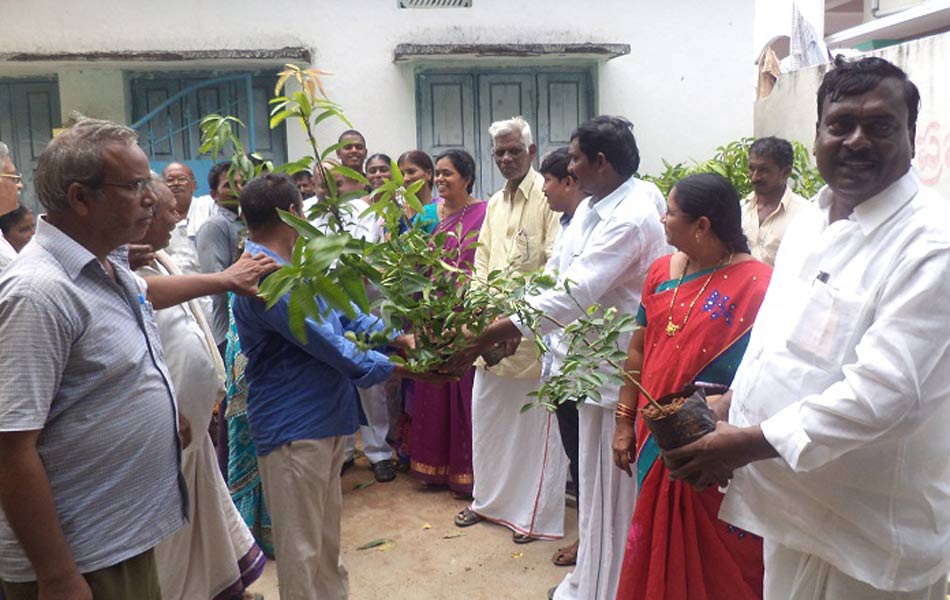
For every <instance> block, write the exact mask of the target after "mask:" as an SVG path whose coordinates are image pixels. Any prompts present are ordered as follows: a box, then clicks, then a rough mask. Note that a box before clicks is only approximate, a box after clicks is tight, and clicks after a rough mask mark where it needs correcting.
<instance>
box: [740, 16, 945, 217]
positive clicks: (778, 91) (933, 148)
mask: <svg viewBox="0 0 950 600" xmlns="http://www.w3.org/2000/svg"><path fill="white" fill-rule="evenodd" d="M869 54H872V55H875V56H881V57H883V58H886V59H887V60H889V61H891V62H893V63H895V64H896V65H897V66H899V67H900V68H902V69H904V71H906V72H907V75H908V76H909V77H910V79H911V81H913V82H914V83H915V84H916V85H917V87H918V88H919V89H920V97H921V110H920V115H919V117H918V119H917V139H916V143H917V144H916V145H917V152H916V157H915V159H914V166H915V167H916V168H917V170H918V173H919V174H920V177H921V180H922V181H923V182H924V183H925V184H927V185H931V186H933V187H935V188H937V189H938V190H939V191H940V192H941V193H942V194H943V195H944V196H945V197H946V198H948V199H950V80H948V78H947V77H946V73H950V33H945V34H941V35H937V36H933V37H928V38H923V39H919V40H914V41H911V42H907V43H904V44H900V45H898V46H892V47H890V48H885V49H883V50H879V51H876V52H872V53H869ZM824 72H825V67H811V68H808V69H802V70H801V71H796V72H795V73H787V74H785V75H782V77H780V78H779V80H778V85H776V87H775V89H774V90H773V91H772V94H771V95H770V96H769V97H768V98H765V99H764V100H761V101H759V102H758V103H756V106H755V135H756V136H766V135H777V136H781V137H785V138H788V139H795V140H798V141H800V142H802V143H803V144H806V145H808V146H811V144H812V143H813V142H814V138H815V121H816V120H817V115H818V109H817V106H816V104H815V97H816V94H817V91H818V85H819V84H820V83H821V78H822V76H823V75H824Z"/></svg>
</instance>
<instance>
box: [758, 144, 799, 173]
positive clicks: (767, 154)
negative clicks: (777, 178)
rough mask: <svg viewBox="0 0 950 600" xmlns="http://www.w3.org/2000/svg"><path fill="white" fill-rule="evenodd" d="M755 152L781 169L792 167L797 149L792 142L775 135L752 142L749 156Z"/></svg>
mask: <svg viewBox="0 0 950 600" xmlns="http://www.w3.org/2000/svg"><path fill="white" fill-rule="evenodd" d="M753 154H754V155H756V156H758V157H760V158H765V159H768V160H771V161H772V162H774V163H775V164H776V165H778V168H780V169H784V168H785V167H791V166H792V163H793V162H794V161H795V150H794V149H793V148H792V143H791V142H789V141H788V140H783V139H782V138H778V137H775V136H769V137H764V138H759V139H757V140H755V141H754V142H752V145H751V146H749V156H752V155H753Z"/></svg>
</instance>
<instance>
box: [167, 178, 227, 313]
mask: <svg viewBox="0 0 950 600" xmlns="http://www.w3.org/2000/svg"><path fill="white" fill-rule="evenodd" d="M162 180H163V181H164V182H165V185H167V186H168V187H169V189H171V191H172V194H174V195H175V210H176V211H177V212H178V215H179V216H180V218H181V220H180V221H178V223H177V225H176V226H175V229H173V230H172V238H171V242H170V243H169V244H168V248H166V252H167V253H168V254H169V256H171V257H172V258H173V259H174V260H175V264H176V265H177V266H178V268H179V269H181V271H182V272H183V273H200V272H201V265H200V263H199V262H198V242H197V237H198V230H199V229H201V226H202V225H204V224H205V221H207V220H208V219H210V218H211V215H213V214H214V212H215V211H214V206H215V204H214V199H213V198H212V197H211V196H198V197H195V195H194V194H195V190H196V189H197V188H198V182H197V181H195V172H194V171H192V170H191V167H189V166H188V165H186V164H184V163H178V162H173V163H169V164H168V166H167V167H165V170H164V171H162ZM203 300H204V299H203ZM207 304H208V307H207V309H206V312H208V318H209V319H210V318H211V317H210V310H211V300H210V299H207ZM202 309H205V307H204V306H202Z"/></svg>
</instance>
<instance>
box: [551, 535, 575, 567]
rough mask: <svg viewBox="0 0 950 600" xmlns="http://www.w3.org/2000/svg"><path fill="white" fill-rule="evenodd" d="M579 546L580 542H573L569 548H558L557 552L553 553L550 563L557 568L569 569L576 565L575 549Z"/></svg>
mask: <svg viewBox="0 0 950 600" xmlns="http://www.w3.org/2000/svg"><path fill="white" fill-rule="evenodd" d="M579 545H580V540H578V541H576V542H574V543H573V544H571V545H570V546H564V547H563V548H558V549H557V552H555V553H554V556H553V557H551V562H553V563H554V564H555V565H557V566H559V567H570V566H571V565H576V564H577V547H578V546H579Z"/></svg>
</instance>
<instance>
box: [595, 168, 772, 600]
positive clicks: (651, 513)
mask: <svg viewBox="0 0 950 600" xmlns="http://www.w3.org/2000/svg"><path fill="white" fill-rule="evenodd" d="M663 224H664V226H665V228H666V235H667V241H669V243H670V244H672V245H673V246H674V247H676V249H677V250H678V252H676V253H675V254H672V255H670V256H666V257H663V258H661V259H659V260H657V261H656V262H655V263H654V264H653V265H652V266H651V267H650V271H649V273H648V275H647V279H646V282H645V284H644V289H643V296H642V300H641V306H640V311H639V313H638V315H637V320H638V322H639V324H640V326H641V327H640V329H638V330H637V332H636V333H635V334H634V336H633V339H632V341H631V343H630V348H629V352H628V358H627V363H626V367H625V368H626V369H627V371H629V372H639V380H640V383H641V385H643V387H644V389H646V390H647V391H648V392H649V393H650V394H651V395H652V396H653V397H654V398H658V397H660V396H663V395H666V394H670V393H674V392H677V391H679V390H681V389H683V387H684V386H685V385H687V384H690V383H693V382H705V383H707V384H714V385H717V386H722V387H723V388H725V387H728V385H729V384H730V383H731V382H732V378H733V375H734V374H735V371H736V368H737V367H738V366H739V362H740V361H741V360H742V354H743V352H744V351H745V348H746V346H747V345H748V341H749V333H750V330H751V329H752V322H753V321H754V320H755V316H756V313H757V312H758V310H759V306H760V305H761V303H762V299H763V298H764V296H765V290H766V287H767V286H768V282H769V277H770V276H771V271H772V269H771V268H770V267H769V266H767V265H765V264H764V263H761V262H758V261H756V260H755V259H753V258H752V257H751V256H750V255H749V247H748V243H747V242H746V239H745V236H744V235H743V234H742V227H741V217H740V209H739V195H738V193H737V192H736V191H735V188H733V186H732V184H731V183H729V182H728V181H727V180H726V179H725V178H723V177H720V176H719V175H714V174H709V173H704V174H700V175H693V176H690V177H687V178H685V179H683V180H681V181H680V182H679V183H677V184H676V185H675V186H674V187H673V190H672V191H671V192H670V196H669V199H668V209H667V212H666V215H665V216H664V217H663ZM635 376H636V375H635ZM646 403H647V401H646V398H645V397H644V396H643V395H642V394H640V393H638V391H637V390H636V388H635V387H634V386H632V385H627V386H625V387H624V388H623V390H622V391H621V393H620V404H621V407H619V408H618V411H617V424H616V429H615V434H614V442H613V448H614V460H615V462H616V463H617V466H618V467H620V468H622V469H625V470H626V471H627V472H628V473H631V466H633V465H635V469H636V471H635V472H634V473H632V475H633V476H636V477H637V479H638V483H639V489H640V492H639V497H638V499H637V506H636V509H635V510H634V515H633V521H632V523H631V525H630V531H629V534H628V536H627V548H626V553H625V555H624V562H623V569H622V571H621V576H620V587H619V591H618V594H617V598H619V599H624V600H626V599H634V598H635V599H637V600H647V599H649V600H654V599H655V600H687V599H688V600H752V599H756V598H761V597H762V576H763V567H762V540H761V539H760V538H757V537H756V536H754V535H752V534H750V533H747V532H745V531H742V530H739V529H737V528H735V527H732V526H731V525H729V524H728V523H724V522H723V521H720V520H719V519H718V513H719V505H720V503H721V502H722V494H721V493H720V492H719V490H718V489H715V488H710V489H707V490H705V491H703V492H696V491H694V490H693V489H692V488H691V487H690V486H689V485H688V484H686V483H685V482H679V481H671V480H670V479H669V476H668V471H667V469H666V466H665V465H664V463H663V459H662V458H661V457H660V454H659V448H658V447H657V445H656V442H655V440H654V438H653V436H652V435H651V434H650V431H649V430H648V429H647V427H646V425H645V424H644V423H643V419H641V418H639V417H638V416H637V417H635V418H632V415H635V414H637V413H636V412H635V411H636V409H638V408H643V407H644V406H645V405H646ZM713 406H714V404H713ZM714 410H715V408H714ZM720 418H724V416H723V417H720ZM634 457H635V458H636V460H635V461H634V460H633V458H634Z"/></svg>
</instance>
